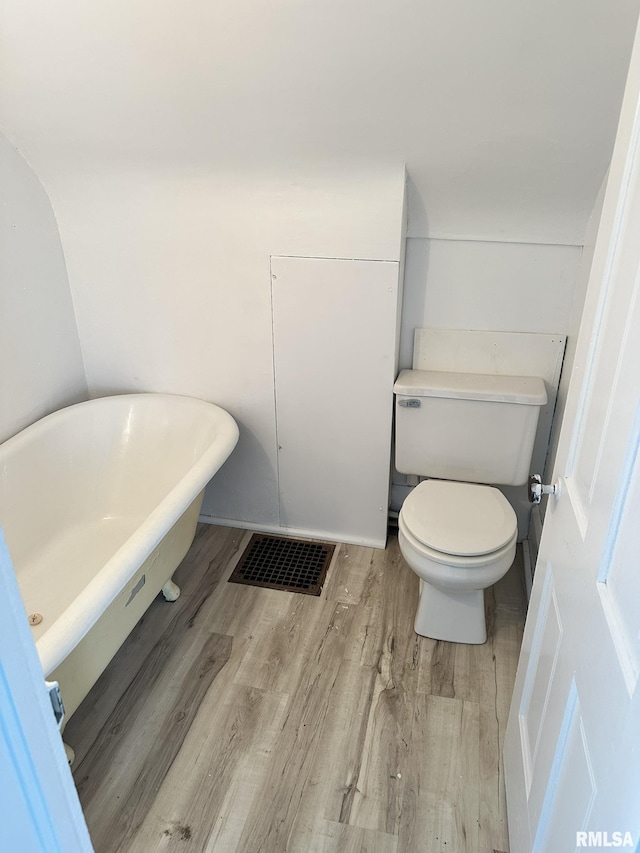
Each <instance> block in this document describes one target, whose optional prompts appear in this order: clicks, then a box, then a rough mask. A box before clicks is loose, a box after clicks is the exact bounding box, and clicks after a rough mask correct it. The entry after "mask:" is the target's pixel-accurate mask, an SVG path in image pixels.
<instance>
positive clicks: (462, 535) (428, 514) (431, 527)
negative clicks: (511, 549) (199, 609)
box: [402, 480, 518, 557]
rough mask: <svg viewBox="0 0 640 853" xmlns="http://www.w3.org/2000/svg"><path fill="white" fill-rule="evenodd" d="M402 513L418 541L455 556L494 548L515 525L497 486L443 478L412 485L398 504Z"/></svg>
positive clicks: (506, 538) (471, 554)
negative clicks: (412, 487)
mask: <svg viewBox="0 0 640 853" xmlns="http://www.w3.org/2000/svg"><path fill="white" fill-rule="evenodd" d="M402 516H403V519H404V522H405V524H406V525H407V528H408V529H409V531H410V532H411V533H412V534H413V536H414V537H415V538H416V539H417V540H418V541H419V542H422V543H423V544H424V545H427V546H428V547H429V548H433V549H434V550H435V551H443V552H445V553H447V554H455V555H457V556H459V557H476V556H480V555H482V554H489V553H491V551H497V550H498V549H499V548H502V547H503V546H504V545H506V544H507V542H509V540H510V539H512V538H513V535H514V533H515V532H516V530H517V527H518V521H517V518H516V514H515V512H514V511H513V509H512V507H511V504H510V503H509V501H508V500H507V499H506V498H505V496H504V495H503V494H502V492H500V491H499V490H498V489H494V488H493V487H492V486H479V485H475V484H472V483H452V482H449V481H446V480H425V481H424V482H422V483H420V484H419V485H418V486H416V488H415V489H414V490H413V491H412V492H411V494H410V495H409V496H408V497H407V499H406V500H405V502H404V504H403V505H402Z"/></svg>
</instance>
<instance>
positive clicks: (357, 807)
mask: <svg viewBox="0 0 640 853" xmlns="http://www.w3.org/2000/svg"><path fill="white" fill-rule="evenodd" d="M248 537H249V534H247V533H246V532H245V531H239V530H234V529H230V528H219V527H212V526H208V525H200V526H199V528H198V532H197V535H196V539H195V541H194V544H193V546H192V548H191V550H190V551H189V553H188V555H187V557H186V558H185V560H184V562H183V563H182V565H181V567H180V568H179V570H178V572H177V573H176V575H175V578H176V581H177V582H178V583H179V584H180V586H181V587H182V596H181V597H180V598H179V599H178V601H176V602H175V603H173V604H168V603H166V602H165V601H164V600H162V598H161V597H160V598H159V599H158V600H156V601H155V602H154V603H153V604H152V606H151V608H150V609H149V610H148V612H147V614H146V615H145V616H144V617H143V619H142V620H141V622H140V623H139V624H138V625H137V627H136V628H135V630H134V631H133V633H132V634H131V635H130V636H129V638H128V640H127V641H126V642H125V644H124V646H123V647H122V648H121V649H120V651H119V652H118V654H117V655H116V657H115V658H114V660H113V661H112V663H111V664H110V666H109V667H108V669H107V670H106V672H105V673H104V674H103V676H102V677H101V679H100V680H99V681H98V683H97V684H96V685H95V687H94V688H93V690H92V691H91V693H90V694H89V696H88V697H87V698H86V700H85V701H84V702H83V704H82V705H81V707H80V708H79V709H78V711H76V713H75V715H74V716H73V718H72V719H71V721H70V722H69V725H68V726H67V729H66V731H65V736H64V737H65V740H66V741H67V742H68V743H69V744H70V745H71V746H73V747H74V748H75V750H76V762H75V764H74V767H73V770H74V778H75V781H76V785H77V788H78V792H79V795H80V799H81V802H82V805H83V808H84V812H85V816H86V819H87V824H88V826H89V831H90V833H91V837H92V839H93V843H94V846H95V849H96V851H97V853H112V851H132V853H134V851H135V853H155V851H185V853H205V851H206V853H234V851H242V853H284V851H287V852H288V851H291V853H337V851H339V853H359V851H368V853H414V851H415V853H436V851H452V853H476V852H477V851H480V853H493V851H505V853H506V851H508V834H507V820H506V813H505V798H504V784H503V778H502V765H501V760H500V750H501V746H502V740H503V735H504V729H505V726H506V721H507V714H508V710H509V702H510V697H511V690H512V686H513V682H514V678H515V668H516V662H517V656H518V652H519V648H520V642H521V636H522V627H523V623H524V595H523V591H522V584H521V580H520V579H521V576H522V573H521V566H520V565H518V563H516V565H515V566H514V568H513V569H512V570H511V571H510V572H509V573H508V575H507V576H506V577H505V578H504V580H503V581H502V582H501V583H500V584H498V585H497V586H496V587H495V588H493V589H492V590H490V591H489V592H488V593H487V594H486V604H487V614H488V627H489V640H488V641H487V643H486V644H485V645H483V646H466V645H452V644H448V643H442V642H435V641H433V640H429V639H426V638H422V637H418V636H417V635H416V634H415V633H414V632H413V626H412V621H413V614H414V609H415V604H416V600H417V594H418V584H417V579H416V577H415V576H414V575H413V573H412V572H411V571H410V570H409V569H408V568H407V566H406V565H405V564H404V563H403V561H402V559H401V557H400V553H399V550H398V545H397V541H396V539H395V537H391V538H390V541H389V545H388V547H387V549H386V550H385V551H380V550H376V549H372V548H363V547H354V546H344V545H341V546H340V547H339V548H337V549H336V553H335V556H334V560H333V563H332V566H331V567H330V569H329V573H328V576H327V581H326V583H325V587H324V590H323V593H322V596H321V597H320V598H316V597H312V596H307V595H300V594H295V593H288V592H276V591H273V590H268V589H260V588H256V587H250V586H245V585H239V584H233V583H227V578H228V576H229V574H230V573H231V571H232V569H233V566H234V562H235V561H237V558H238V557H239V555H240V553H241V550H242V549H243V548H244V546H245V544H246V542H247V541H248Z"/></svg>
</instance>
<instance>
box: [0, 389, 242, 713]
mask: <svg viewBox="0 0 640 853" xmlns="http://www.w3.org/2000/svg"><path fill="white" fill-rule="evenodd" d="M237 440H238V427H237V426H236V423H235V421H234V420H233V418H232V417H231V415H229V414H228V413H227V412H225V411H224V410H223V409H221V408H219V407H218V406H215V405H213V404H212V403H206V402H204V401H202V400H196V399H193V398H191V397H179V396H173V395H169V394H130V395H124V396H118V397H104V398H102V399H97V400H91V401H89V402H87V403H79V404H78V405H75V406H70V407H69V408H67V409H62V410H61V411H59V412H55V413H54V414H52V415H49V416H48V417H46V418H43V419H42V420H41V421H38V422H37V423H35V424H33V425H32V426H30V427H28V428H27V429H25V430H23V431H22V432H21V433H19V434H18V435H16V436H14V437H13V438H11V439H9V440H8V441H6V442H5V443H4V444H1V445H0V526H2V528H3V529H4V533H5V536H6V540H7V543H8V546H9V551H10V553H11V556H12V559H13V562H14V566H15V570H16V575H17V578H18V583H19V585H20V590H21V593H22V598H23V601H24V604H25V607H26V610H27V613H28V614H40V615H41V616H42V622H41V623H40V624H38V625H35V626H33V627H32V630H33V636H34V639H35V641H36V647H37V649H38V654H39V656H40V661H41V663H42V669H43V671H44V674H45V676H47V677H48V678H50V679H52V680H57V681H58V682H59V683H60V689H61V692H62V698H63V701H64V704H65V709H66V712H67V719H68V717H69V716H71V714H72V713H73V712H74V711H75V709H76V708H77V707H78V705H79V704H80V702H81V701H82V699H83V698H84V697H85V696H86V694H87V693H88V692H89V690H90V689H91V687H92V686H93V684H94V683H95V681H96V679H97V678H98V676H99V675H100V674H101V673H102V671H103V670H104V668H105V667H106V665H107V664H108V663H109V661H110V660H111V658H112V657H113V655H114V654H115V652H116V651H117V650H118V648H119V647H120V646H121V644H122V643H123V641H124V640H125V638H126V637H127V635H128V634H129V632H130V631H131V629H132V628H133V626H134V625H135V624H136V622H137V621H138V620H139V619H140V617H141V616H142V614H143V613H144V611H145V610H146V609H147V607H148V606H149V604H150V603H151V601H152V600H153V599H154V598H155V597H156V596H157V595H158V593H159V592H160V590H161V589H162V588H163V587H165V585H166V584H167V581H170V578H171V574H172V573H173V571H174V570H175V569H176V567H177V566H178V564H179V562H180V561H181V560H182V558H183V557H184V555H185V554H186V552H187V550H188V548H189V546H190V545H191V542H192V540H193V536H194V533H195V528H196V523H197V520H198V514H199V511H200V505H201V503H202V493H203V490H204V487H205V485H206V484H207V482H208V481H209V480H210V479H211V477H212V476H213V475H214V474H215V473H216V471H217V470H218V469H219V468H220V466H221V465H222V464H223V462H224V461H225V459H227V457H228V456H229V454H230V453H231V451H232V450H233V448H234V447H235V445H236V442H237ZM165 591H166V592H167V595H168V596H169V597H171V596H172V594H173V595H177V594H179V590H178V588H177V587H175V588H174V587H173V586H172V585H171V584H169V585H168V587H166V588H165ZM167 606H169V605H167Z"/></svg>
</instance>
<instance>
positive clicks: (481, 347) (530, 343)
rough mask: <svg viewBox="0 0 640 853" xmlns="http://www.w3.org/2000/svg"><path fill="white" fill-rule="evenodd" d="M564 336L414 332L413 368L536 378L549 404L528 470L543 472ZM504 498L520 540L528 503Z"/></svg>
mask: <svg viewBox="0 0 640 853" xmlns="http://www.w3.org/2000/svg"><path fill="white" fill-rule="evenodd" d="M565 345H566V336H565V335H540V334H531V333H524V332H485V331H476V330H467V329H416V332H415V343H414V353H413V366H414V368H415V369H417V370H444V371H453V372H460V373H490V374H498V375H505V374H506V375H512V376H540V377H542V379H544V383H545V388H546V390H547V404H546V406H543V408H542V409H541V410H540V418H539V420H538V430H537V433H536V440H535V444H534V447H533V454H532V458H531V471H532V472H536V473H539V474H542V472H543V471H544V466H545V460H546V456H547V450H548V447H549V436H550V434H551V426H552V422H553V413H554V409H555V405H556V397H557V394H558V386H559V384H560V373H561V371H562V360H563V356H564V350H565ZM503 491H504V493H505V495H506V496H507V497H508V498H509V500H510V501H511V503H512V505H513V507H514V509H515V510H516V513H517V515H518V528H519V532H520V538H523V537H525V536H526V535H527V531H528V528H529V513H530V508H531V507H530V505H529V502H528V497H527V492H526V489H525V488H524V487H520V486H505V487H503Z"/></svg>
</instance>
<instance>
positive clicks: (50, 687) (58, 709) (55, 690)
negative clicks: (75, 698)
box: [44, 680, 65, 728]
mask: <svg viewBox="0 0 640 853" xmlns="http://www.w3.org/2000/svg"><path fill="white" fill-rule="evenodd" d="M44 683H45V686H46V688H47V692H48V693H49V699H50V700H51V707H52V708H53V716H54V717H55V718H56V723H57V724H58V728H61V727H62V723H63V721H64V715H65V710H64V704H63V702H62V694H61V693H60V685H59V684H58V682H57V681H46V680H45V682H44Z"/></svg>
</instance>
